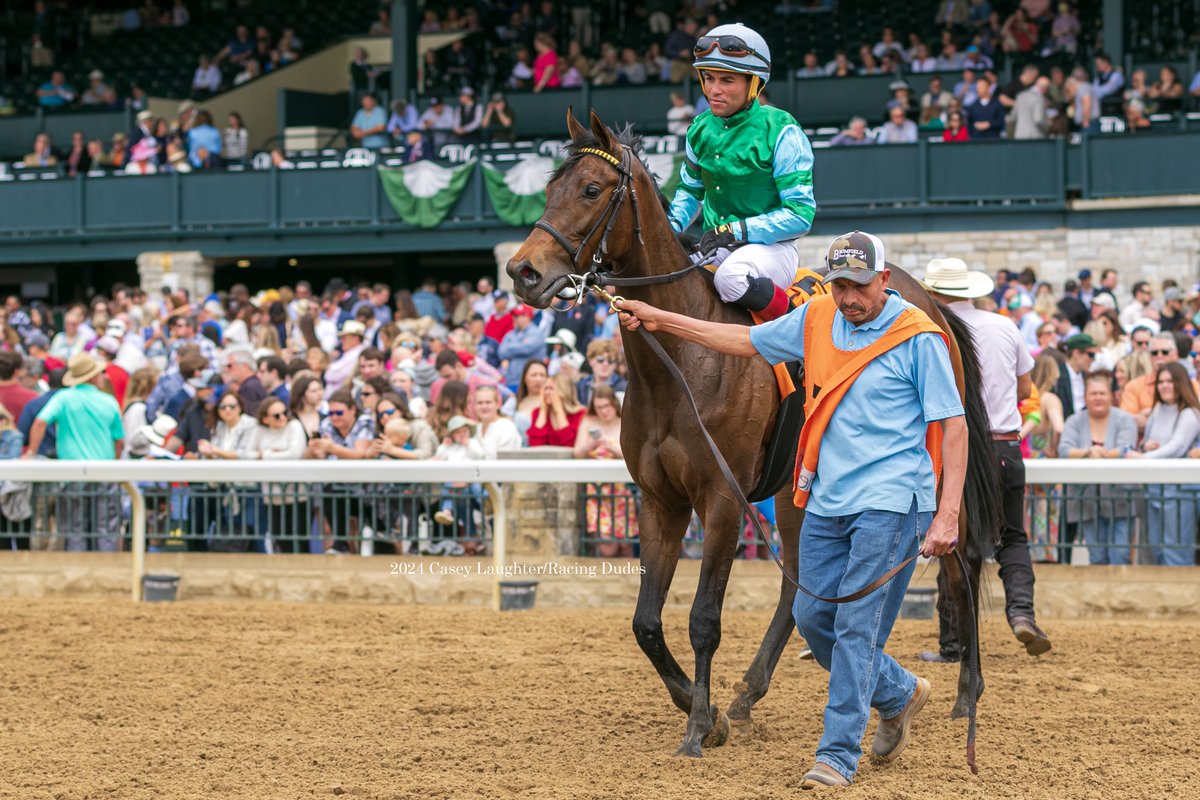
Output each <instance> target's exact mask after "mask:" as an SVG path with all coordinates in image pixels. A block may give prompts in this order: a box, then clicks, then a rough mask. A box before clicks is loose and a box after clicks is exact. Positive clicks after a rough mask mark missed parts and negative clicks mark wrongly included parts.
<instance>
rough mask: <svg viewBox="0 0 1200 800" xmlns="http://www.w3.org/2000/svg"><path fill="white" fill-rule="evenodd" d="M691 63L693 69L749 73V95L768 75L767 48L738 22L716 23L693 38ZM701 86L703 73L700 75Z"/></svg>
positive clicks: (761, 85) (768, 60) (768, 54)
mask: <svg viewBox="0 0 1200 800" xmlns="http://www.w3.org/2000/svg"><path fill="white" fill-rule="evenodd" d="M693 55H694V56H695V60H694V61H693V62H692V67H693V68H695V70H696V72H697V73H703V71H704V70H706V69H711V70H716V71H719V72H738V73H741V74H743V75H749V76H750V99H751V100H753V99H754V98H756V97H758V93H759V92H760V91H762V88H763V87H764V86H766V85H767V81H769V80H770V79H771V48H769V47H767V40H766V39H764V38H763V37H762V36H760V35H759V34H758V32H757V31H755V30H754V29H753V28H748V27H746V26H745V25H743V24H742V23H740V22H734V23H731V24H729V25H718V26H717V27H715V28H713V29H712V30H710V31H709V32H708V33H706V34H704V35H703V36H701V37H700V38H699V39H697V40H696V48H695V50H694V51H693ZM700 86H701V88H702V89H703V86H704V83H703V76H702V77H701V84H700Z"/></svg>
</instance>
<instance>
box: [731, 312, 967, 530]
mask: <svg viewBox="0 0 1200 800" xmlns="http://www.w3.org/2000/svg"><path fill="white" fill-rule="evenodd" d="M887 293H888V299H887V302H886V303H885V304H884V306H883V311H881V312H880V314H879V316H877V317H876V318H875V319H873V320H871V321H870V322H865V323H863V324H862V325H859V326H857V327H856V326H854V325H851V324H850V323H849V322H847V321H846V318H845V317H843V316H842V312H841V311H838V312H837V314H836V315H835V316H834V320H833V345H834V347H837V348H838V349H840V350H861V349H862V348H864V347H866V346H868V345H870V344H872V343H873V342H875V341H876V340H878V339H879V337H881V336H883V334H884V333H886V332H887V330H888V328H890V327H891V325H892V322H894V321H895V319H896V317H898V316H899V315H900V312H902V311H903V310H904V309H906V308H910V307H911V305H910V304H909V303H907V302H906V301H905V300H903V299H902V298H901V297H900V295H899V294H897V293H896V292H895V291H893V290H891V289H889V290H888V291H887ZM807 311H808V306H801V307H800V308H798V309H797V310H795V311H793V312H792V313H790V314H786V315H784V316H782V317H780V318H779V319H777V320H774V321H772V322H767V323H765V324H763V325H759V326H757V327H755V328H751V329H750V342H751V344H753V345H754V348H755V349H756V350H758V352H759V353H761V354H762V356H763V357H764V358H765V359H767V361H769V362H771V363H772V364H778V363H782V362H784V361H796V360H798V359H801V358H803V357H804V345H805V343H804V319H805V316H806V314H807ZM962 414H963V407H962V401H961V399H960V398H959V396H958V388H957V387H956V385H955V383H954V370H953V368H952V367H951V365H950V354H949V352H948V351H947V350H946V345H945V343H944V342H942V339H941V337H940V336H937V335H936V334H933V333H919V334H917V335H916V336H914V337H912V338H911V339H908V340H907V341H905V342H903V343H901V344H899V345H897V346H896V347H893V348H892V349H891V350H888V351H887V352H885V353H883V354H882V355H880V356H879V357H877V358H875V359H874V360H872V361H871V362H870V363H869V364H867V366H866V368H865V369H864V370H863V371H862V374H860V375H859V376H858V379H857V380H855V381H854V383H853V384H851V386H850V389H849V391H847V392H846V395H845V396H844V397H843V398H842V401H841V402H840V403H839V404H838V407H837V409H836V410H835V411H834V412H833V417H832V418H831V419H830V421H829V427H828V428H826V429H825V434H824V437H823V438H822V439H821V457H820V460H819V461H818V462H817V475H816V478H815V479H814V480H813V486H812V492H811V494H810V495H809V498H808V511H810V512H812V513H814V514H819V515H820V516H823V517H841V516H849V515H851V514H858V513H860V512H863V511H894V512H896V513H898V514H904V513H907V512H908V511H909V509H910V508H912V501H913V496H914V495H915V496H916V499H917V510H918V511H934V510H935V509H936V508H937V500H936V497H935V493H934V480H933V463H932V461H931V460H930V458H929V452H928V451H927V450H926V449H925V434H926V430H927V427H928V424H929V423H931V422H936V421H937V420H942V419H947V418H949V417H957V416H961V415H962Z"/></svg>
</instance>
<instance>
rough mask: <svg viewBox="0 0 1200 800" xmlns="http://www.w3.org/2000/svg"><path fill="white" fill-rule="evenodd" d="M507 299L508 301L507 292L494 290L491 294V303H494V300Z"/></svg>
mask: <svg viewBox="0 0 1200 800" xmlns="http://www.w3.org/2000/svg"><path fill="white" fill-rule="evenodd" d="M507 299H508V292H506V291H504V290H503V289H496V290H495V291H493V292H492V301H493V302H495V301H496V300H507Z"/></svg>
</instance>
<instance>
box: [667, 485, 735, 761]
mask: <svg viewBox="0 0 1200 800" xmlns="http://www.w3.org/2000/svg"><path fill="white" fill-rule="evenodd" d="M740 523H741V510H740V508H739V507H738V506H737V505H736V504H734V503H733V502H731V501H730V499H729V498H728V497H724V496H721V495H719V494H718V493H715V492H714V493H713V494H712V496H711V498H710V499H709V500H707V501H706V503H705V508H704V532H705V536H704V562H703V564H702V565H701V566H700V581H699V583H698V585H697V586H696V598H695V599H694V600H693V601H692V614H691V619H690V620H689V624H688V634H689V636H690V638H691V641H692V650H693V651H695V653H696V680H695V683H694V684H693V686H692V708H691V713H690V714H688V727H687V736H686V737H684V740H683V744H681V745H680V746H679V750H678V752H677V753H676V755H681V756H692V757H695V758H698V757H699V756H700V748H701V746H702V745H706V746H709V747H719V746H720V745H722V744H724V743H725V740H726V739H727V738H728V736H729V719H728V718H727V717H726V716H725V713H724V712H722V711H720V710H719V709H718V708H717V707H716V706H714V705H710V704H709V692H710V688H711V686H710V679H711V676H712V660H713V656H714V655H715V654H716V652H717V647H719V646H720V644H721V606H722V604H723V603H724V601H725V587H726V586H728V584H729V572H730V569H731V568H732V566H733V557H734V554H735V553H736V552H737V542H738V538H739V537H740V535H741V525H740Z"/></svg>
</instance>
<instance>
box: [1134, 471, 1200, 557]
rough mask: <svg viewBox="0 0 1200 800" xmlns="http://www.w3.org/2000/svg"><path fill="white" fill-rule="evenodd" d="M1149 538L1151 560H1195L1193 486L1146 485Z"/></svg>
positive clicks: (1147, 537) (1147, 539)
mask: <svg viewBox="0 0 1200 800" xmlns="http://www.w3.org/2000/svg"><path fill="white" fill-rule="evenodd" d="M1146 497H1147V501H1146V541H1147V543H1148V544H1149V545H1150V555H1151V562H1150V563H1152V564H1158V565H1159V566H1164V567H1190V566H1192V565H1193V564H1194V563H1195V550H1196V502H1195V495H1194V487H1192V486H1179V485H1176V484H1168V485H1166V486H1147V487H1146Z"/></svg>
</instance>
